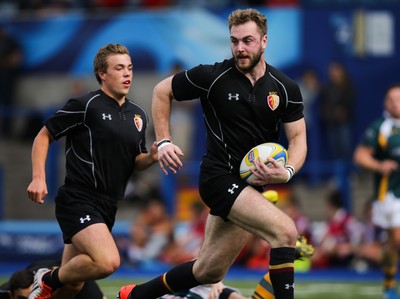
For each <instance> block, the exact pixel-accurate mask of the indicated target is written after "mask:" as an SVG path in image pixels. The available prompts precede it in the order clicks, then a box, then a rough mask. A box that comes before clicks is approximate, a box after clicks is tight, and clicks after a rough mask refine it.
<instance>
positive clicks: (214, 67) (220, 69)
mask: <svg viewBox="0 0 400 299" xmlns="http://www.w3.org/2000/svg"><path fill="white" fill-rule="evenodd" d="M234 66H235V64H234V62H233V58H231V59H225V60H223V61H218V62H215V63H213V64H200V65H198V66H197V68H198V69H200V70H202V71H203V72H206V73H209V74H210V75H216V76H218V75H220V74H222V73H224V72H226V71H228V70H230V69H233V68H234Z"/></svg>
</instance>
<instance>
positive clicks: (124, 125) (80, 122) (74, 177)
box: [45, 90, 148, 199]
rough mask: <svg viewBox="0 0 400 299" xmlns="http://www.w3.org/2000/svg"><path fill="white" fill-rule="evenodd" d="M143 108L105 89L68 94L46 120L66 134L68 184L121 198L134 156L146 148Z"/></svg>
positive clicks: (56, 135) (55, 132)
mask: <svg viewBox="0 0 400 299" xmlns="http://www.w3.org/2000/svg"><path fill="white" fill-rule="evenodd" d="M147 125H148V116H147V113H146V112H145V110H144V109H142V108H141V107H140V106H138V105H137V104H135V103H133V102H132V101H130V100H128V99H126V100H125V103H124V104H123V105H122V106H119V104H118V103H117V102H116V101H115V100H114V99H112V98H110V97H109V96H107V95H106V94H105V93H104V92H103V91H102V90H97V91H94V92H90V93H88V94H87V95H84V96H82V97H79V98H76V99H70V100H68V102H67V103H66V104H65V105H64V107H63V108H62V109H61V110H58V111H57V112H56V113H55V114H54V115H53V116H52V117H50V118H49V119H48V120H47V121H46V122H45V126H46V127H47V129H48V130H49V131H50V133H51V134H52V135H53V136H54V138H55V139H59V138H60V137H62V136H66V145H65V154H66V175H65V183H66V184H68V183H72V184H76V185H80V186H83V187H86V188H90V189H93V190H96V191H98V192H101V193H103V194H105V195H109V196H111V197H113V198H115V199H122V198H123V196H124V192H125V188H126V184H127V182H128V179H129V178H130V176H131V175H132V172H133V170H134V165H135V158H136V156H137V155H139V154H140V153H147V150H146V139H145V132H146V127H147Z"/></svg>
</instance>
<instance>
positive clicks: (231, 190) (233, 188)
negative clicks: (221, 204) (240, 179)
mask: <svg viewBox="0 0 400 299" xmlns="http://www.w3.org/2000/svg"><path fill="white" fill-rule="evenodd" d="M237 188H239V186H238V185H236V184H232V188H231V189H228V192H229V193H230V194H233V193H235V189H237Z"/></svg>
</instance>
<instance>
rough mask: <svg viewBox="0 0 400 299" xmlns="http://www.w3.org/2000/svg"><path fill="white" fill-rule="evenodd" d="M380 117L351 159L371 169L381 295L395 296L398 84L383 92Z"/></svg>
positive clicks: (399, 201) (399, 214) (399, 193)
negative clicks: (381, 240) (382, 240)
mask: <svg viewBox="0 0 400 299" xmlns="http://www.w3.org/2000/svg"><path fill="white" fill-rule="evenodd" d="M384 107H385V112H384V116H383V117H380V118H379V119H377V120H375V121H374V122H372V123H371V124H370V125H369V126H368V128H367V130H366V131H365V134H364V136H363V138H362V140H361V141H360V143H359V145H358V146H357V147H356V150H355V153H354V161H355V163H356V164H357V165H359V166H361V167H363V168H365V169H367V170H370V171H373V172H374V179H375V183H374V197H375V199H376V200H375V202H374V204H373V210H372V221H373V223H374V224H375V225H377V226H379V227H382V228H383V229H385V230H386V231H387V235H388V240H387V242H386V244H385V248H384V254H383V256H382V263H381V264H382V270H383V273H384V277H385V278H384V298H385V299H397V298H398V295H397V289H396V280H395V278H396V273H397V269H398V267H397V265H398V257H399V252H400V169H399V163H400V83H397V84H393V85H391V86H390V87H389V88H388V89H387V90H386V93H385V98H384Z"/></svg>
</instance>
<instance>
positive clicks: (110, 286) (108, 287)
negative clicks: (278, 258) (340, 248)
mask: <svg viewBox="0 0 400 299" xmlns="http://www.w3.org/2000/svg"><path fill="white" fill-rule="evenodd" d="M134 282H135V283H137V282H140V281H138V280H135V281H134ZM131 283H133V281H132V280H122V279H121V280H117V279H104V280H101V281H99V284H100V287H101V288H102V290H103V292H104V293H105V294H106V296H107V298H108V299H112V298H115V296H116V294H117V292H118V290H119V288H120V287H121V286H123V285H125V284H131ZM225 284H226V285H229V286H232V287H235V288H238V289H239V290H240V291H241V293H242V294H243V295H245V296H249V295H251V294H252V291H253V289H254V287H255V286H256V284H257V281H255V282H252V281H234V280H227V281H225ZM381 294H382V286H381V284H380V282H363V283H347V282H297V283H296V290H295V298H296V299H338V298H340V299H368V298H369V299H373V298H374V299H376V298H382V295H381Z"/></svg>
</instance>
